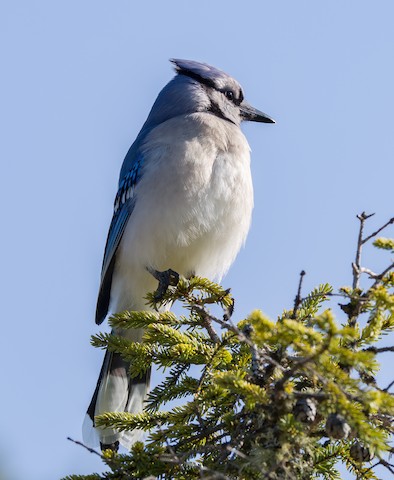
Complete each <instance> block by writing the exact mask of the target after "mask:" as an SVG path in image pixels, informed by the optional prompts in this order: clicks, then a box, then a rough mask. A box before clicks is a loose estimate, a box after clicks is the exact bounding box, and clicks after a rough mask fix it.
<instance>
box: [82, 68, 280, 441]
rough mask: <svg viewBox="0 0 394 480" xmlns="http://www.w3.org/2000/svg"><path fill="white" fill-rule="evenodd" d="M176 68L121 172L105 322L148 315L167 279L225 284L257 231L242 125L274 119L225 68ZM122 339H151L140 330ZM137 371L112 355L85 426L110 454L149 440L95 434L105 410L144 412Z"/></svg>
mask: <svg viewBox="0 0 394 480" xmlns="http://www.w3.org/2000/svg"><path fill="white" fill-rule="evenodd" d="M171 62H172V63H173V64H174V66H175V70H176V76H175V77H174V78H173V79H172V80H171V81H170V82H169V83H168V84H167V85H166V86H165V87H164V88H163V90H162V91H161V92H160V93H159V95H158V97H157V99H156V101H155V103H154V105H153V107H152V109H151V111H150V113H149V116H148V118H147V120H146V122H145V123H144V125H143V127H142V129H141V131H140V133H139V134H138V136H137V138H136V140H135V142H134V143H133V144H132V146H131V147H130V149H129V151H128V153H127V155H126V158H125V159H124V162H123V165H122V168H121V171H120V178H119V188H118V192H117V194H116V198H115V204H114V213H113V218H112V222H111V225H110V228H109V233H108V238H107V243H106V246H105V252H104V260H103V265H102V273H101V284H100V290H99V294H98V301H97V310H96V323H98V324H100V323H101V322H103V320H104V319H105V318H106V317H107V316H108V315H111V314H114V313H117V312H122V311H124V310H146V309H147V306H146V300H145V297H146V294H147V293H148V292H150V291H154V290H155V288H156V286H157V279H158V278H159V277H160V272H165V271H169V270H170V269H172V270H173V271H175V272H178V273H179V274H180V275H183V276H184V277H190V276H192V275H200V276H203V277H208V278H211V279H217V280H220V279H221V277H222V276H223V275H224V274H225V273H226V272H227V270H228V269H229V267H230V265H231V263H232V262H233V261H234V259H235V257H236V255H237V253H238V251H239V249H240V248H241V246H242V244H243V243H244V241H245V238H246V235H247V233H248V230H249V226H250V220H251V213H252V208H253V187H252V179H251V173H250V148H249V145H248V142H247V140H246V138H245V136H244V135H243V133H242V131H241V129H240V124H241V122H242V121H252V122H265V123H274V120H272V119H271V118H270V117H269V116H267V115H266V114H265V113H263V112H261V111H259V110H257V109H255V108H253V107H252V106H251V105H249V104H248V103H247V102H246V101H245V100H244V96H243V92H242V88H241V86H240V85H239V83H238V82H237V81H236V80H235V79H233V78H232V77H230V76H229V75H227V74H226V73H224V72H222V71H221V70H218V69H217V68H214V67H211V66H209V65H207V64H205V63H199V62H195V61H190V60H171ZM152 273H153V275H152ZM155 277H156V279H155ZM114 333H116V334H117V335H122V336H124V337H126V338H128V339H130V340H131V341H134V342H140V341H142V340H143V339H142V335H143V330H141V329H133V330H127V331H126V330H123V331H115V332H114ZM128 367H129V366H128V364H127V363H126V362H125V361H124V360H123V359H122V358H121V357H120V355H119V354H116V353H111V352H108V351H107V352H106V355H105V358H104V363H103V366H102V369H101V373H100V376H99V380H98V383H97V387H96V390H95V392H94V395H93V398H92V401H91V403H90V406H89V408H88V411H87V417H86V421H85V427H84V440H85V442H87V443H88V444H91V445H92V444H94V443H95V442H94V441H93V442H92V441H91V438H92V437H91V436H90V438H89V435H88V434H87V433H86V432H87V431H88V430H89V429H90V433H91V432H95V435H96V438H97V437H98V438H97V440H99V442H100V444H101V448H102V449H105V448H112V449H113V450H117V448H118V446H119V443H121V444H122V445H123V446H125V447H126V448H129V447H130V446H131V444H132V443H134V442H135V441H137V440H138V439H139V438H141V432H139V431H134V432H117V431H115V430H113V429H108V428H107V429H102V428H94V417H95V416H96V415H99V414H102V413H104V412H123V411H126V412H132V413H138V412H141V411H142V409H143V402H144V400H145V399H146V396H147V393H148V389H149V375H148V374H147V375H146V376H145V377H144V378H142V379H141V378H136V379H131V378H130V376H129V374H128V369H129V368H128ZM92 428H93V429H92ZM97 443H98V442H96V444H97Z"/></svg>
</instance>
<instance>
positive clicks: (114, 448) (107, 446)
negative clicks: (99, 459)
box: [100, 441, 119, 452]
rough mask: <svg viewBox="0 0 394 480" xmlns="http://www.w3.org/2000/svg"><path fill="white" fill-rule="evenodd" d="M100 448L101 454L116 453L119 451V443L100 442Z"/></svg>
mask: <svg viewBox="0 0 394 480" xmlns="http://www.w3.org/2000/svg"><path fill="white" fill-rule="evenodd" d="M100 447H101V451H102V452H104V450H112V451H113V452H117V451H118V450H119V442H118V441H116V442H113V443H101V442H100Z"/></svg>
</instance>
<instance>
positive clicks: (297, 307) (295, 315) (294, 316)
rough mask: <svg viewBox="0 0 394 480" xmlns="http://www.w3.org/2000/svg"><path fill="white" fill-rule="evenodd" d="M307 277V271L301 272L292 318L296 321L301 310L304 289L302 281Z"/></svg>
mask: <svg viewBox="0 0 394 480" xmlns="http://www.w3.org/2000/svg"><path fill="white" fill-rule="evenodd" d="M305 275H306V272H305V270H301V272H300V280H299V282H298V290H297V295H296V297H295V299H294V309H293V314H292V316H291V318H292V319H293V320H295V319H296V318H297V312H298V309H299V308H300V305H301V302H302V298H301V288H302V281H303V280H304V276H305Z"/></svg>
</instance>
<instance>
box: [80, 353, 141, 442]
mask: <svg viewBox="0 0 394 480" xmlns="http://www.w3.org/2000/svg"><path fill="white" fill-rule="evenodd" d="M149 382H150V371H148V372H146V374H145V375H144V376H143V377H142V378H130V375H129V364H128V363H127V362H126V361H125V360H123V358H122V357H121V356H120V354H119V353H113V352H109V351H107V352H106V353H105V357H104V362H103V366H102V367H101V372H100V376H99V379H98V381H97V386H96V389H95V391H94V394H93V397H92V400H91V402H90V405H89V408H88V410H87V414H86V418H85V422H84V426H83V440H84V442H85V443H86V444H87V445H89V446H92V447H96V446H98V443H100V447H101V449H102V450H104V449H106V448H111V449H112V450H117V449H118V447H119V444H121V445H123V446H124V447H125V448H127V449H130V447H131V445H132V444H133V443H135V442H137V441H138V440H141V438H142V436H143V431H142V430H134V431H132V432H118V431H116V430H114V429H112V428H101V427H96V426H95V421H94V418H95V417H96V416H97V415H101V414H103V413H106V412H130V413H139V412H141V411H142V409H143V403H144V400H145V399H146V396H147V393H148V391H149Z"/></svg>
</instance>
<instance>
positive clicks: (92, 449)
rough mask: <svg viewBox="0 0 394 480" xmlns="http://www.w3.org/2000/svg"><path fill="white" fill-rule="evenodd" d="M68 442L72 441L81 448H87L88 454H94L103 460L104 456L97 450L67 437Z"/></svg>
mask: <svg viewBox="0 0 394 480" xmlns="http://www.w3.org/2000/svg"><path fill="white" fill-rule="evenodd" d="M67 440H70V442H73V443H75V444H76V445H79V446H80V447H83V448H85V449H86V450H87V451H88V452H90V453H94V454H95V455H98V456H99V457H100V458H101V459H103V456H102V455H101V454H100V453H99V452H97V450H95V449H94V448H90V447H88V446H87V445H85V444H84V443H82V442H79V441H78V440H74V439H72V438H70V437H67Z"/></svg>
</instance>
